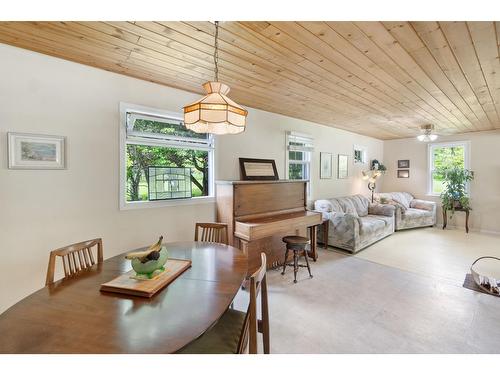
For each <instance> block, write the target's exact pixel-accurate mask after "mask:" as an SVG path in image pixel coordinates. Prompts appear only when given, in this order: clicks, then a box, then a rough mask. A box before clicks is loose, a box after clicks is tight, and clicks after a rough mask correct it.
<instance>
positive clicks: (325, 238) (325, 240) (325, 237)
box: [322, 220, 330, 249]
mask: <svg viewBox="0 0 500 375" xmlns="http://www.w3.org/2000/svg"><path fill="white" fill-rule="evenodd" d="M322 225H323V245H324V246H325V249H328V231H329V229H330V221H329V220H327V221H325V222H324V223H323V224H322Z"/></svg>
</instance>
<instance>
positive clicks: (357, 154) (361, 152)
mask: <svg viewBox="0 0 500 375" xmlns="http://www.w3.org/2000/svg"><path fill="white" fill-rule="evenodd" d="M353 160H354V164H366V161H367V157H366V148H364V147H363V146H357V145H354V157H353Z"/></svg>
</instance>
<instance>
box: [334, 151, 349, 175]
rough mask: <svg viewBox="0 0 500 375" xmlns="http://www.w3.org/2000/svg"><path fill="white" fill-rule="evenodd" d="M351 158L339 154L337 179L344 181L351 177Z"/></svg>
mask: <svg viewBox="0 0 500 375" xmlns="http://www.w3.org/2000/svg"><path fill="white" fill-rule="evenodd" d="M348 161H349V157H348V156H347V155H341V154H339V156H338V165H337V178H338V179H344V178H347V177H348V175H349V170H348V165H349V163H348Z"/></svg>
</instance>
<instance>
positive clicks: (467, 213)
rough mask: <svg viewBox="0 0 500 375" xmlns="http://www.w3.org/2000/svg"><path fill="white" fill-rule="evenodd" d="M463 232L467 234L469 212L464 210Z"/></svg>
mask: <svg viewBox="0 0 500 375" xmlns="http://www.w3.org/2000/svg"><path fill="white" fill-rule="evenodd" d="M465 232H466V233H469V210H465Z"/></svg>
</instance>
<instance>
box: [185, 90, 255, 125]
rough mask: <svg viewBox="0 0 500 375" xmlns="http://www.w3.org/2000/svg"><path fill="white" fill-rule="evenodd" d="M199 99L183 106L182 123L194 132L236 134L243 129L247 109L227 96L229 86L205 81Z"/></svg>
mask: <svg viewBox="0 0 500 375" xmlns="http://www.w3.org/2000/svg"><path fill="white" fill-rule="evenodd" d="M203 88H204V89H205V91H206V92H207V95H205V96H204V97H203V98H201V99H200V100H198V101H196V102H194V103H191V104H188V105H187V106H185V107H184V125H185V126H186V128H188V129H190V130H192V131H194V132H196V133H211V134H238V133H241V132H243V131H244V130H245V126H246V117H247V114H248V111H247V110H246V109H244V108H243V107H242V106H240V105H239V104H237V103H235V102H234V101H232V100H231V99H229V98H228V97H227V94H228V93H229V90H230V88H229V86H227V85H225V84H224V83H221V82H206V83H205V84H203Z"/></svg>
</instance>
